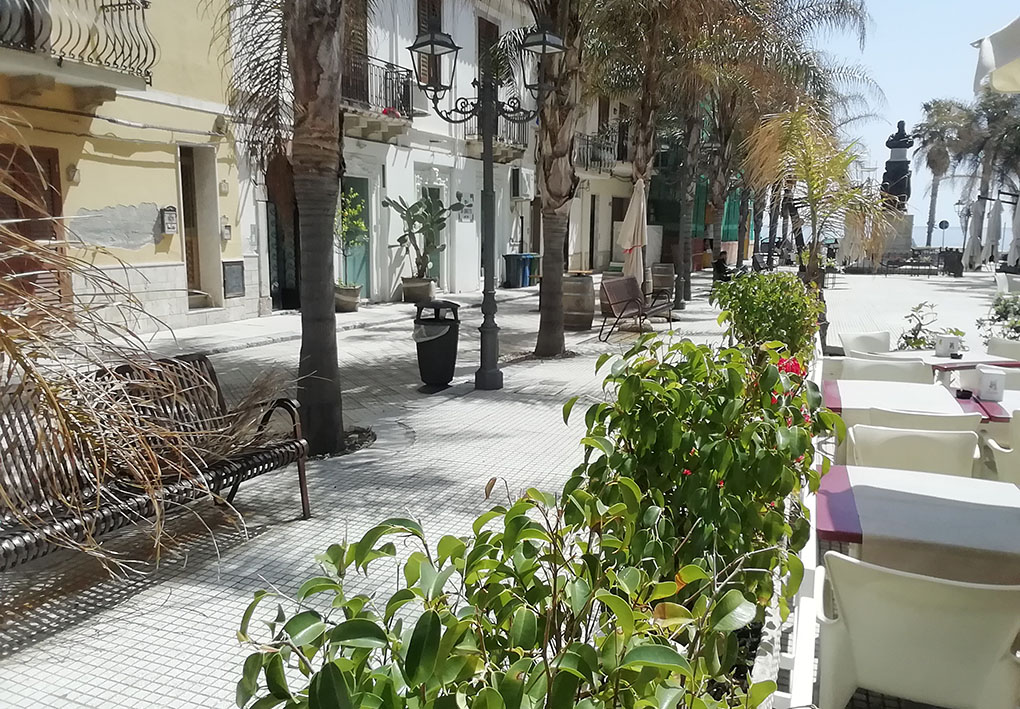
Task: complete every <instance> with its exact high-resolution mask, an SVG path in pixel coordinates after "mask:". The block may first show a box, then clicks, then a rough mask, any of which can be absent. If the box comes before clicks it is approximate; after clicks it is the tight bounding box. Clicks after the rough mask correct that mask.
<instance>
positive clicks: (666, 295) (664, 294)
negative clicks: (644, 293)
mask: <svg viewBox="0 0 1020 709" xmlns="http://www.w3.org/2000/svg"><path fill="white" fill-rule="evenodd" d="M672 297H673V294H672V293H671V292H670V291H669V290H668V289H665V288H663V289H661V290H657V291H652V300H651V302H650V303H649V305H650V306H653V307H654V306H655V302H656V301H657V300H658V299H659V298H662V300H663V302H668V301H669V299H670V298H672Z"/></svg>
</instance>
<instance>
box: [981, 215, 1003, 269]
mask: <svg viewBox="0 0 1020 709" xmlns="http://www.w3.org/2000/svg"><path fill="white" fill-rule="evenodd" d="M985 230H986V233H985V243H984V248H982V249H981V263H988V260H989V259H992V258H994V259H995V260H996V261H998V260H999V243H1000V242H1001V241H1002V202H1000V201H998V200H996V201H995V204H993V205H992V211H991V212H989V214H988V224H987V225H986V226H985Z"/></svg>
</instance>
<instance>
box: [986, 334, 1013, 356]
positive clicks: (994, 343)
mask: <svg viewBox="0 0 1020 709" xmlns="http://www.w3.org/2000/svg"><path fill="white" fill-rule="evenodd" d="M988 354H990V355H995V356H996V357H1008V358H1009V359H1013V360H1016V361H1018V362H1020V341H1018V340H1007V339H1006V338H1004V337H993V338H991V339H989V340H988Z"/></svg>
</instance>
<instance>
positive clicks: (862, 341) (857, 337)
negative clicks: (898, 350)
mask: <svg viewBox="0 0 1020 709" xmlns="http://www.w3.org/2000/svg"><path fill="white" fill-rule="evenodd" d="M839 341H840V342H841V343H842V345H843V352H845V353H847V354H849V353H850V350H854V351H856V352H889V351H891V350H892V333H891V332H860V333H856V334H852V335H840V336H839Z"/></svg>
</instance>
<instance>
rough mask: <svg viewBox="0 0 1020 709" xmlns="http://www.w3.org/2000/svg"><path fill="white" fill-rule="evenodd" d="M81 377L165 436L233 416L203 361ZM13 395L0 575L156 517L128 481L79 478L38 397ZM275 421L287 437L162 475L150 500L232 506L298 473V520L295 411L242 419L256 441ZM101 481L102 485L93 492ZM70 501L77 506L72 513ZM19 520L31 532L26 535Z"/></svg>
mask: <svg viewBox="0 0 1020 709" xmlns="http://www.w3.org/2000/svg"><path fill="white" fill-rule="evenodd" d="M83 376H90V377H94V378H95V379H96V381H97V382H98V383H99V385H100V386H101V387H102V388H103V389H104V391H109V392H110V393H111V394H112V396H113V397H114V398H115V400H118V401H119V400H121V398H120V397H123V398H122V400H123V402H124V403H125V404H126V405H127V406H129V407H130V409H127V410H129V411H131V413H132V415H137V416H138V417H139V418H140V419H143V420H144V419H145V417H148V418H151V419H152V420H155V421H158V422H159V425H160V426H162V427H166V428H167V429H168V431H167V435H175V436H176V435H180V436H182V437H186V436H187V435H188V434H189V433H190V434H193V435H198V436H200V435H202V432H204V431H208V430H210V429H214V428H215V427H216V426H217V425H219V424H221V423H222V422H224V421H227V420H228V417H230V416H232V415H233V414H234V412H232V411H230V410H229V409H228V408H227V405H226V403H225V401H224V397H223V391H222V389H221V388H220V385H219V381H218V380H217V378H216V372H215V370H214V369H213V366H212V363H211V362H209V360H208V359H207V358H206V357H205V356H204V355H192V356H185V357H178V358H174V359H163V360H158V361H156V362H149V363H144V364H142V363H139V364H126V365H122V366H119V367H116V368H113V369H109V370H103V371H99V372H94V373H91V374H85V375H83ZM13 391H17V392H18V393H17V394H14V393H11V392H7V393H0V485H2V487H3V490H4V493H5V494H6V495H7V496H8V499H13V500H17V501H18V502H17V504H18V506H19V507H20V508H21V518H20V519H19V515H16V514H13V512H12V510H10V509H0V571H4V570H7V569H11V568H13V567H15V566H18V565H20V564H24V563H25V562H28V561H31V560H32V559H36V558H39V557H41V556H44V555H46V554H48V553H50V552H51V551H54V550H55V549H58V548H61V547H62V546H66V545H67V543H68V542H71V543H83V542H86V541H87V540H89V539H93V538H96V537H99V536H101V535H105V534H108V533H109V532H112V531H114V530H116V529H119V528H122V527H128V526H130V525H133V524H134V523H135V522H137V521H139V520H141V519H146V518H147V519H151V518H153V517H154V516H155V515H156V512H157V510H156V506H155V504H154V502H153V500H152V498H151V497H150V496H149V495H148V494H146V493H145V492H143V491H142V490H141V489H140V488H139V487H137V485H135V484H133V483H132V481H131V480H129V479H127V478H126V477H118V475H117V474H116V471H108V474H107V475H105V476H97V475H96V474H95V471H89V470H83V469H81V465H80V462H81V461H82V460H87V459H88V458H87V457H85V456H83V455H82V454H80V453H78V454H76V453H75V451H74V450H73V449H69V448H68V446H67V444H66V440H67V439H66V438H63V437H59V436H54V435H48V434H47V431H48V430H51V427H52V425H53V424H52V421H51V419H52V416H49V415H47V414H46V413H44V412H42V411H41V410H40V408H39V406H38V400H39V397H38V396H33V395H32V394H31V392H30V390H28V391H26V390H25V389H24V388H23V387H15V388H14V390H13ZM277 411H282V412H284V413H286V414H287V415H288V417H289V421H288V423H289V432H288V435H287V436H286V437H284V438H283V439H282V440H273V441H271V442H268V443H258V444H257V445H256V446H255V447H251V448H248V449H244V450H241V451H239V452H236V453H231V454H229V455H227V456H226V457H221V458H220V459H217V460H215V461H214V462H211V463H209V464H205V463H201V462H198V463H195V464H194V466H193V470H191V471H189V474H188V475H183V474H180V472H179V469H178V473H177V474H172V473H170V474H168V476H167V477H166V478H165V479H164V480H163V485H162V489H161V491H160V493H159V495H160V497H161V499H162V507H163V508H164V509H170V508H171V507H173V506H177V505H181V504H185V503H188V502H191V501H194V500H197V499H200V498H209V497H210V496H211V497H213V499H214V500H217V501H220V502H222V500H226V502H231V501H232V500H233V499H234V495H236V494H237V490H238V487H239V486H240V485H241V483H242V482H244V481H246V480H250V479H252V478H254V477H257V476H259V475H262V474H263V473H267V472H270V471H272V470H276V469H279V468H282V467H284V466H287V465H289V464H291V463H297V467H298V485H299V487H300V493H301V513H302V517H303V518H307V517H308V516H309V514H310V510H309V502H308V486H307V480H306V476H305V460H306V458H307V457H308V444H307V443H306V442H305V440H304V439H303V438H302V436H301V423H300V420H299V418H298V405H297V402H296V401H293V400H292V399H277V400H275V401H272V402H267V403H266V404H264V405H261V406H259V407H257V408H256V409H255V410H254V411H248V410H247V409H246V413H248V414H254V415H255V416H257V417H258V421H259V422H258V424H257V429H256V430H257V432H258V433H261V432H264V431H265V429H266V426H268V425H269V423H270V421H271V419H272V416H273V414H274V413H276V412H277ZM253 420H254V419H253ZM168 423H169V424H171V425H167V424H168ZM156 430H157V431H158V430H159V429H158V428H157V429H156ZM57 441H60V442H57ZM125 443H127V444H130V443H129V442H125ZM189 467H191V466H189ZM100 479H102V480H104V482H103V483H102V486H101V487H99V488H97V487H96V486H97V480H100ZM224 491H227V492H226V495H223V492H224ZM69 500H78V501H83V502H84V504H78V505H76V509H71V506H70V505H69ZM25 519H31V520H32V523H31V524H30V525H26V524H25V523H24V520H25ZM61 542H63V543H61Z"/></svg>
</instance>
